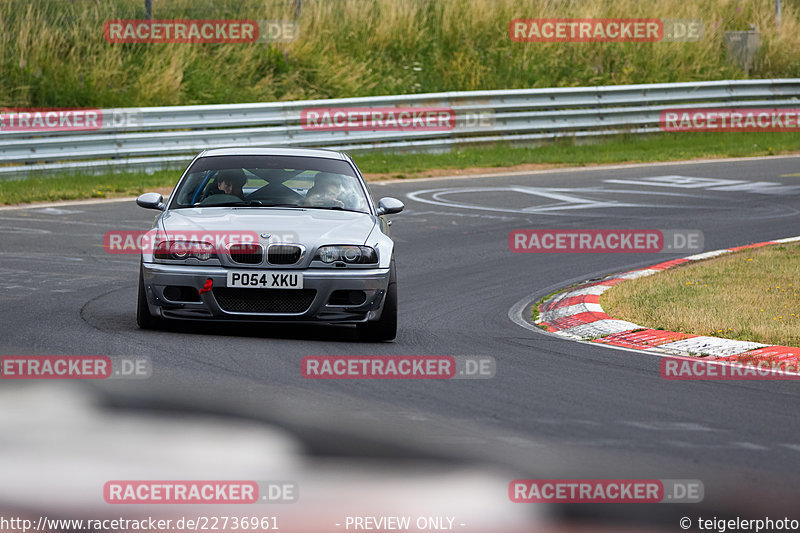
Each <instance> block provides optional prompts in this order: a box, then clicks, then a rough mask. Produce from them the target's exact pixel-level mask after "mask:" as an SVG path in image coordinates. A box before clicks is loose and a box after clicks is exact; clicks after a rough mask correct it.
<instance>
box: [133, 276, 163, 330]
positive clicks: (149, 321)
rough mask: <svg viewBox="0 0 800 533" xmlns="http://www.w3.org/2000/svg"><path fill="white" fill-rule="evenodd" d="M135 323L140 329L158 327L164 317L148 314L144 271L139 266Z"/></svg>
mask: <svg viewBox="0 0 800 533" xmlns="http://www.w3.org/2000/svg"><path fill="white" fill-rule="evenodd" d="M136 324H138V326H139V328H140V329H160V328H161V327H162V326H163V324H164V319H162V318H159V317H154V316H153V315H151V314H150V308H149V307H148V305H147V294H146V293H145V289H144V273H143V271H142V267H141V266H140V267H139V297H138V298H137V300H136Z"/></svg>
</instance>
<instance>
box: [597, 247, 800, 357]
mask: <svg viewBox="0 0 800 533" xmlns="http://www.w3.org/2000/svg"><path fill="white" fill-rule="evenodd" d="M798 265H800V245H797V244H791V245H789V244H783V245H772V246H765V247H763V248H756V249H751V250H744V251H741V252H734V253H730V254H725V255H722V256H720V257H716V258H713V259H709V260H705V261H700V262H698V263H691V264H689V265H687V266H680V267H676V268H674V269H670V270H667V271H665V272H661V273H658V274H655V275H653V276H648V277H645V278H638V279H635V280H631V281H627V282H625V283H621V284H619V285H615V286H614V288H613V289H611V290H609V291H606V292H605V293H603V295H602V296H601V297H600V304H601V305H602V306H603V309H604V310H605V311H606V312H607V313H608V314H609V315H611V316H613V317H614V318H618V319H622V320H629V321H631V322H633V323H635V324H642V325H645V326H648V327H651V328H656V329H666V330H669V331H678V332H681V333H690V334H695V335H709V336H716V337H722V338H726V339H736V340H743V341H754V342H761V343H765V344H780V345H784V346H800V286H799V285H800V284H798V280H797V270H798Z"/></svg>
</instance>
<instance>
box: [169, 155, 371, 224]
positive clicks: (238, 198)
mask: <svg viewBox="0 0 800 533" xmlns="http://www.w3.org/2000/svg"><path fill="white" fill-rule="evenodd" d="M368 202H369V198H368V196H367V195H366V193H365V192H364V188H363V187H362V186H361V181H360V179H359V178H358V177H357V176H356V174H355V171H354V170H353V168H352V167H351V166H350V165H349V164H348V163H347V162H345V161H340V160H335V159H325V158H317V157H294V156H292V157H287V156H211V157H201V158H199V159H197V160H196V161H195V162H194V163H193V164H192V165H191V167H190V168H189V169H188V172H187V174H186V177H185V178H184V179H183V180H182V181H181V183H180V186H179V187H178V189H177V190H176V191H175V194H174V195H173V201H172V204H171V206H170V208H172V209H179V208H187V207H226V206H236V207H253V208H258V207H287V208H293V207H296V208H313V209H334V210H343V211H357V212H360V213H369V207H368V206H369V204H368Z"/></svg>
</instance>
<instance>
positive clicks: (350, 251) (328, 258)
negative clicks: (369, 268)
mask: <svg viewBox="0 0 800 533" xmlns="http://www.w3.org/2000/svg"><path fill="white" fill-rule="evenodd" d="M315 259H319V260H320V261H322V262H323V263H334V262H336V261H342V262H344V263H348V264H351V265H364V264H372V263H377V262H378V254H377V253H375V250H374V249H373V248H370V247H369V246H321V247H320V248H319V250H317V255H316V257H315Z"/></svg>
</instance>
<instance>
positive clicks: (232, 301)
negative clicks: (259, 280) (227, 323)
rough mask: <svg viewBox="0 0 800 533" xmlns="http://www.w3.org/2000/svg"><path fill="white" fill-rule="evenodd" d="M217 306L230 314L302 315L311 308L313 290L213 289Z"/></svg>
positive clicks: (314, 291) (314, 293)
mask: <svg viewBox="0 0 800 533" xmlns="http://www.w3.org/2000/svg"><path fill="white" fill-rule="evenodd" d="M212 292H213V293H214V297H215V298H216V299H217V303H218V304H219V306H220V307H221V308H222V309H223V310H225V311H228V312H230V313H302V312H304V311H306V310H307V309H308V308H309V307H311V302H313V301H314V296H315V295H316V294H317V291H316V290H315V289H239V288H229V287H220V288H216V289H213V291H212Z"/></svg>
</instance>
